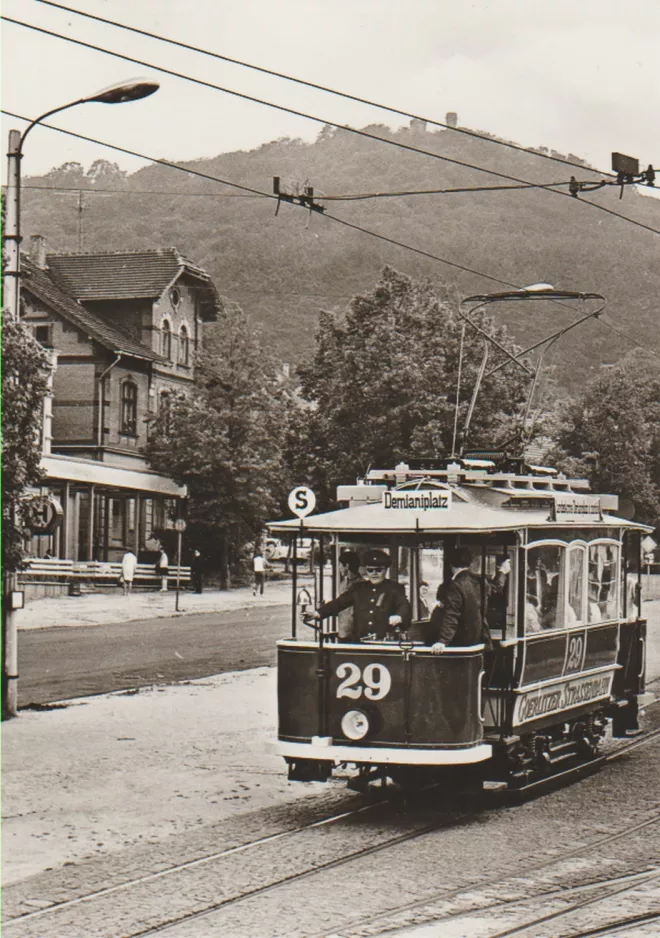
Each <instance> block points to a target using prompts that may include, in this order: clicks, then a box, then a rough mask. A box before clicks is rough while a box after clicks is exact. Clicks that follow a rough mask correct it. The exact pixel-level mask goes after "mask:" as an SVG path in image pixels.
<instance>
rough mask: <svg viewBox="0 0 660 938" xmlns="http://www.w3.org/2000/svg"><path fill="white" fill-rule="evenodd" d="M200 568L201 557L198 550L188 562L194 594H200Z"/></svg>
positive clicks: (201, 564)
mask: <svg viewBox="0 0 660 938" xmlns="http://www.w3.org/2000/svg"><path fill="white" fill-rule="evenodd" d="M202 567H203V563H202V555H201V554H200V552H199V551H198V550H194V551H193V555H192V560H191V561H190V578H191V580H192V588H193V590H194V591H195V592H196V593H201V592H202V573H203V571H202Z"/></svg>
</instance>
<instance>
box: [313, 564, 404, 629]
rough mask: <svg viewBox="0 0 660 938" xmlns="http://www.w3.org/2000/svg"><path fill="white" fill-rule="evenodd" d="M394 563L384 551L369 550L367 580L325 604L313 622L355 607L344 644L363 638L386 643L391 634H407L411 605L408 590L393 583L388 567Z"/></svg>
mask: <svg viewBox="0 0 660 938" xmlns="http://www.w3.org/2000/svg"><path fill="white" fill-rule="evenodd" d="M391 562H392V560H391V558H390V556H389V554H387V553H386V552H385V551H384V550H368V551H366V552H365V554H364V557H363V558H362V566H363V569H364V573H365V576H364V579H363V580H356V581H355V582H353V583H352V584H351V585H350V586H349V588H348V589H347V590H345V591H344V592H343V593H340V595H339V596H337V597H336V598H335V599H331V600H330V601H329V602H327V603H323V605H322V606H320V607H319V608H318V609H317V610H316V611H315V612H312V613H310V614H309V616H308V618H309V619H312V620H314V619H327V618H328V617H329V616H336V615H338V613H340V612H341V611H342V610H343V609H349V608H352V610H353V620H352V623H351V626H350V630H347V631H346V632H344V634H341V635H340V636H339V640H340V641H342V642H358V641H360V640H361V639H362V640H364V639H366V640H367V641H368V640H374V641H382V640H383V639H385V638H386V637H387V635H388V634H389V633H392V632H395V633H401V632H406V631H407V630H408V628H409V626H410V621H411V611H410V603H409V602H408V599H407V597H406V591H405V587H404V586H403V585H402V584H401V583H396V582H395V581H394V580H390V579H389V578H388V577H387V576H386V574H387V568H388V567H389V566H390V564H391Z"/></svg>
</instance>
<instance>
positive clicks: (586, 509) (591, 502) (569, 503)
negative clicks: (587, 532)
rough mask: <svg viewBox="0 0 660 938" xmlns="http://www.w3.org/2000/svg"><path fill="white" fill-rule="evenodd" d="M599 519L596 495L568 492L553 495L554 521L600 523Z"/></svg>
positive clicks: (600, 516)
mask: <svg viewBox="0 0 660 938" xmlns="http://www.w3.org/2000/svg"><path fill="white" fill-rule="evenodd" d="M601 518H602V515H601V509H600V499H599V497H598V496H597V495H577V494H574V493H568V492H567V493H563V492H562V493H561V494H557V495H555V521H600V520H601Z"/></svg>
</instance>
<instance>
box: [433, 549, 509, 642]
mask: <svg viewBox="0 0 660 938" xmlns="http://www.w3.org/2000/svg"><path fill="white" fill-rule="evenodd" d="M448 559H449V566H450V568H451V580H450V581H448V582H447V583H443V584H442V586H441V587H440V589H439V590H438V592H439V593H440V591H442V597H441V605H438V606H436V608H435V609H434V610H433V612H432V613H431V628H430V629H429V637H430V639H431V640H430V642H429V644H431V651H432V652H433V654H434V655H440V654H442V652H443V651H444V650H445V648H446V647H447V645H479V644H481V643H482V642H483V643H484V644H485V645H486V648H487V649H490V648H491V646H492V643H491V640H490V634H489V631H488V624H487V623H486V620H485V619H484V616H483V612H482V576H481V556H480V555H478V554H477V555H475V554H473V553H472V551H471V550H470V549H469V548H466V547H461V548H457V549H456V550H454V551H452V552H451V553H450V554H449V558H448ZM510 572H511V562H510V561H509V560H505V561H504V562H503V563H502V564H501V565H500V567H499V568H498V572H497V576H496V577H495V579H494V580H493V581H486V582H487V587H488V589H491V590H497V591H499V592H502V591H503V590H504V585H505V583H506V577H507V575H508V574H509V573H510Z"/></svg>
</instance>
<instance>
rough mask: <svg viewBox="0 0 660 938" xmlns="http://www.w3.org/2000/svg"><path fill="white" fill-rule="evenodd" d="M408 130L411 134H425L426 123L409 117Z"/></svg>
mask: <svg viewBox="0 0 660 938" xmlns="http://www.w3.org/2000/svg"><path fill="white" fill-rule="evenodd" d="M410 129H411V130H412V131H413V133H420V134H424V133H426V121H423V120H420V118H418V117H411V119H410Z"/></svg>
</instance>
